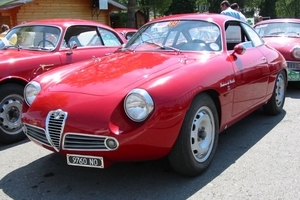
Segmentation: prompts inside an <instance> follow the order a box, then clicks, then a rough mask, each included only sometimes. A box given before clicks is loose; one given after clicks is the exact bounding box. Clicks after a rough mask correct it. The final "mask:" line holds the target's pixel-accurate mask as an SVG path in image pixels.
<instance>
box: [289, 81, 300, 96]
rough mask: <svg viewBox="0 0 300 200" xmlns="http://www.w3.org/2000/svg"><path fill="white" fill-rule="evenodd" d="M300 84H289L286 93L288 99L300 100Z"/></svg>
mask: <svg viewBox="0 0 300 200" xmlns="http://www.w3.org/2000/svg"><path fill="white" fill-rule="evenodd" d="M299 85H300V84H299V83H295V82H289V84H288V87H287V92H286V97H287V98H289V97H290V98H293V99H300V86H299Z"/></svg>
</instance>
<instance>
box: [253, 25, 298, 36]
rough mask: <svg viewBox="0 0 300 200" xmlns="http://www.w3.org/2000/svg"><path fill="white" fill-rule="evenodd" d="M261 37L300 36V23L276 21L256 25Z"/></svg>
mask: <svg viewBox="0 0 300 200" xmlns="http://www.w3.org/2000/svg"><path fill="white" fill-rule="evenodd" d="M255 30H256V32H257V33H258V34H259V35H260V36H261V37H279V36H280V37H282V36H285V37H300V23H290V22H275V23H268V24H261V25H258V26H256V27H255Z"/></svg>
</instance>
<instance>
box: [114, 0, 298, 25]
mask: <svg viewBox="0 0 300 200" xmlns="http://www.w3.org/2000/svg"><path fill="white" fill-rule="evenodd" d="M119 2H121V3H123V4H125V5H127V6H128V12H127V26H129V27H134V25H133V26H132V23H133V22H134V17H135V15H134V14H135V12H136V11H137V10H140V11H141V12H143V13H144V15H145V16H146V21H148V20H150V15H151V13H153V14H154V18H156V17H158V16H161V15H164V14H165V15H170V14H178V13H193V12H198V11H200V12H205V11H208V12H210V13H220V12H221V9H220V3H221V2H222V0H119ZM229 2H230V3H238V4H239V6H240V8H241V10H242V12H243V14H244V15H245V16H246V17H256V16H257V15H262V16H263V17H270V18H280V17H281V18H287V17H289V18H300V12H299V10H300V1H299V0H251V1H246V0H235V1H233V2H231V1H229ZM199 8H201V9H200V10H199Z"/></svg>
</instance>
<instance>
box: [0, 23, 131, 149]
mask: <svg viewBox="0 0 300 200" xmlns="http://www.w3.org/2000/svg"><path fill="white" fill-rule="evenodd" d="M125 42H126V40H125V39H124V38H123V37H120V36H119V34H118V33H117V32H116V31H114V30H113V29H112V28H110V27H108V26H106V25H104V24H100V23H97V22H93V21H86V20H76V19H51V20H40V21H34V22H28V23H25V24H21V25H19V26H16V27H14V28H13V29H11V30H10V31H9V32H8V34H7V35H6V36H5V37H4V38H2V39H1V40H0V48H1V50H0V57H1V62H0V142H1V143H12V142H16V141H19V140H21V139H24V138H26V136H25V134H24V133H23V131H22V123H21V109H22V103H23V90H24V86H25V85H26V84H27V83H28V82H29V81H31V80H32V79H33V78H34V77H36V76H37V75H39V74H41V73H43V72H45V71H48V70H50V69H53V68H56V67H60V66H62V65H66V64H69V63H74V62H78V61H81V60H86V59H92V57H102V56H104V55H106V54H108V53H112V52H114V51H115V50H117V49H118V48H120V47H121V45H122V44H124V43H125Z"/></svg>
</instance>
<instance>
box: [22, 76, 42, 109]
mask: <svg viewBox="0 0 300 200" xmlns="http://www.w3.org/2000/svg"><path fill="white" fill-rule="evenodd" d="M40 91H41V85H40V84H39V83H38V82H35V81H31V82H29V83H28V84H27V85H26V86H25V89H24V99H25V102H26V103H27V105H28V106H30V105H31V104H32V102H33V101H34V99H35V98H36V96H37V95H38V94H39V92H40Z"/></svg>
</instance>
